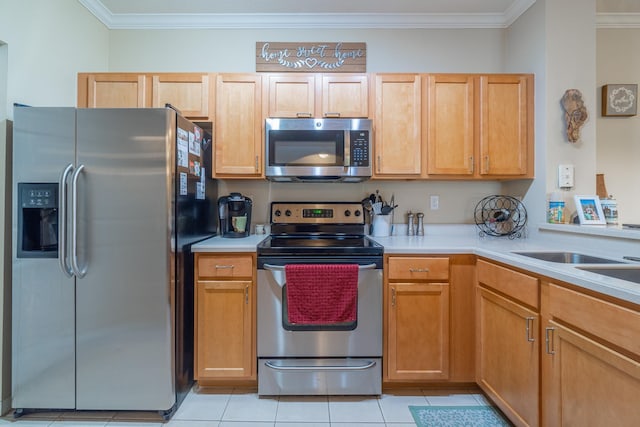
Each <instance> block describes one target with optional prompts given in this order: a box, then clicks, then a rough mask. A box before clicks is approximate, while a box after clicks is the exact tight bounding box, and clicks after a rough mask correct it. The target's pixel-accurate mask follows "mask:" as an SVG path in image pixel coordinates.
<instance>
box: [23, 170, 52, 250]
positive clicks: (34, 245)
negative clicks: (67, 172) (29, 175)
mask: <svg viewBox="0 0 640 427" xmlns="http://www.w3.org/2000/svg"><path fill="white" fill-rule="evenodd" d="M17 213H18V242H17V243H18V251H17V257H18V258H57V257H58V184H57V183H24V182H21V183H18V212H17Z"/></svg>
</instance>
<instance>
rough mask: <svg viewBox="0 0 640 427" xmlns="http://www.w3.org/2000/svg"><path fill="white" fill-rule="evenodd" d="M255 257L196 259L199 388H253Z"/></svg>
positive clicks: (254, 358)
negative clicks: (238, 385)
mask: <svg viewBox="0 0 640 427" xmlns="http://www.w3.org/2000/svg"><path fill="white" fill-rule="evenodd" d="M255 269H256V266H255V254H247V255H242V254H238V255H233V254H232V255H228V254H224V255H210V254H196V284H195V287H196V290H195V351H194V353H195V368H194V371H195V372H194V377H195V379H196V380H197V381H198V382H199V383H200V384H201V385H218V384H231V383H236V384H240V383H243V384H244V383H246V382H250V383H255V381H256V378H257V373H256V369H257V361H256V360H257V359H256V345H255V343H256V335H255V331H256V326H255V321H256V308H255V294H256V292H255V273H254V271H255Z"/></svg>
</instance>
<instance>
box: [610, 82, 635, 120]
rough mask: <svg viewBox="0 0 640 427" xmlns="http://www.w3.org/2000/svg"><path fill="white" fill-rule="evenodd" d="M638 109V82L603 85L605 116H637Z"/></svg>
mask: <svg viewBox="0 0 640 427" xmlns="http://www.w3.org/2000/svg"><path fill="white" fill-rule="evenodd" d="M637 110H638V85H637V84H612V85H604V86H602V115H603V116H619V117H624V116H635V115H636V114H637Z"/></svg>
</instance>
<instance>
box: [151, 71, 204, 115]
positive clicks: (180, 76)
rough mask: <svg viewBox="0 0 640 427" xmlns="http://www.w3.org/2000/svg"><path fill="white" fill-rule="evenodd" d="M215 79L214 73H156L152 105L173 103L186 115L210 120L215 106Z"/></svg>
mask: <svg viewBox="0 0 640 427" xmlns="http://www.w3.org/2000/svg"><path fill="white" fill-rule="evenodd" d="M213 79H214V76H213V74H198V73H187V74H185V73H171V74H164V73H163V74H154V75H153V76H151V83H152V102H151V106H152V107H155V108H158V107H164V106H165V104H171V105H173V106H174V107H176V108H177V109H178V110H179V111H180V112H181V113H182V114H183V115H184V116H185V117H188V118H191V119H202V120H209V118H210V117H213V110H214V106H215V96H214V93H213V88H214V85H213Z"/></svg>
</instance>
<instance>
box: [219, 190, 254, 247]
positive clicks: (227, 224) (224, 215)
mask: <svg viewBox="0 0 640 427" xmlns="http://www.w3.org/2000/svg"><path fill="white" fill-rule="evenodd" d="M252 206H253V203H252V202H251V199H250V198H248V197H246V196H243V195H242V194H240V193H231V194H229V195H228V196H223V197H220V198H219V199H218V216H219V218H220V235H221V236H222V237H231V238H233V237H247V236H249V232H250V230H251V207H252Z"/></svg>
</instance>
